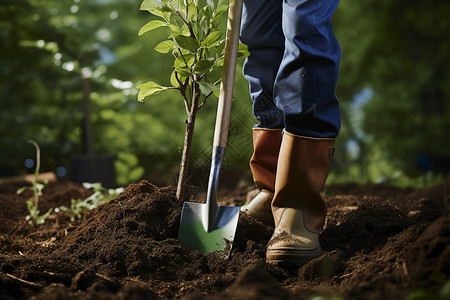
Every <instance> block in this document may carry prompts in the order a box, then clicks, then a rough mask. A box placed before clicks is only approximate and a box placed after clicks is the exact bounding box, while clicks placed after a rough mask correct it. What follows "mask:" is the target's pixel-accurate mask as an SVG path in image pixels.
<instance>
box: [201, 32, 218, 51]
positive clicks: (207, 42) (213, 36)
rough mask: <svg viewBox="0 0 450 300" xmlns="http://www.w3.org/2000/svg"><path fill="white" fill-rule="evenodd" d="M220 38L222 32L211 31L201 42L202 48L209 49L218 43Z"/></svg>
mask: <svg viewBox="0 0 450 300" xmlns="http://www.w3.org/2000/svg"><path fill="white" fill-rule="evenodd" d="M221 36H222V32H220V31H213V32H211V33H210V34H208V36H207V37H206V38H205V39H204V40H203V42H202V47H207V48H211V47H214V46H216V45H217V44H219V43H220V37H221Z"/></svg>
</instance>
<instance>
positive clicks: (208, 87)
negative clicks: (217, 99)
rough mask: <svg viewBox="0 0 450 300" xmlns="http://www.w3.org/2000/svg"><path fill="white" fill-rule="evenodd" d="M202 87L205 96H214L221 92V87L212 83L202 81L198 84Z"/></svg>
mask: <svg viewBox="0 0 450 300" xmlns="http://www.w3.org/2000/svg"><path fill="white" fill-rule="evenodd" d="M198 85H199V86H200V90H201V91H202V93H203V95H209V93H211V92H213V93H214V94H216V93H218V92H219V87H218V86H216V85H215V84H213V83H211V82H206V81H201V82H199V83H198Z"/></svg>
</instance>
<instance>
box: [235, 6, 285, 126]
mask: <svg viewBox="0 0 450 300" xmlns="http://www.w3.org/2000/svg"><path fill="white" fill-rule="evenodd" d="M281 8H282V1H280V0H244V7H243V12H242V24H241V36H240V37H241V41H242V42H243V43H244V44H246V45H247V46H248V48H249V51H250V56H249V57H248V58H247V59H246V61H245V63H244V68H243V73H244V77H245V78H246V79H247V80H248V82H249V84H250V96H251V98H252V101H253V114H254V115H255V117H256V119H257V120H258V122H259V124H257V125H256V127H261V128H284V117H283V113H282V111H280V110H279V109H278V108H277V107H276V105H275V103H274V101H273V86H274V82H275V77H276V74H277V72H278V68H279V66H280V62H281V59H282V57H283V53H284V36H283V32H282V29H281V16H282V12H281Z"/></svg>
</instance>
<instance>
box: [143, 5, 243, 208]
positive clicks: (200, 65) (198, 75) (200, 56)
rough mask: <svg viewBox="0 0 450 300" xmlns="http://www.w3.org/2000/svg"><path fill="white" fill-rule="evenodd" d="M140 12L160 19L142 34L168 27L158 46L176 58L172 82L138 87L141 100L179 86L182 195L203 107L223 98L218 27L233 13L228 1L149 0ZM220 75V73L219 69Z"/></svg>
mask: <svg viewBox="0 0 450 300" xmlns="http://www.w3.org/2000/svg"><path fill="white" fill-rule="evenodd" d="M141 10H146V11H148V12H150V13H151V14H152V15H154V16H156V17H158V18H159V19H158V20H152V21H150V22H148V23H147V24H145V25H144V26H143V27H142V28H141V29H140V31H139V35H142V34H144V33H147V32H149V31H152V30H154V29H156V28H160V27H167V28H169V29H170V35H169V36H168V38H167V39H166V40H164V41H161V42H160V43H159V44H158V45H157V46H156V47H155V50H156V51H157V52H159V53H164V54H171V55H172V56H173V57H174V63H173V66H172V68H173V72H172V74H171V76H170V83H171V86H162V85H160V84H158V83H155V82H152V81H150V82H147V83H144V84H141V85H139V86H138V89H139V94H138V101H143V100H144V98H146V97H148V96H151V95H156V94H158V93H160V92H162V91H167V90H178V91H179V92H180V95H181V98H182V99H183V102H184V106H185V109H186V114H187V119H186V120H185V122H186V131H185V136H184V146H183V152H182V158H181V163H180V172H179V176H178V186H177V198H178V199H180V198H181V197H182V196H183V195H184V191H185V187H186V181H187V178H188V167H189V158H190V153H191V144H192V138H193V134H194V126H195V120H196V116H197V113H198V111H199V110H200V109H201V108H202V107H203V106H204V105H205V103H206V101H207V99H208V98H209V97H210V96H211V95H215V96H216V97H218V94H219V88H220V81H221V78H220V76H219V78H214V77H213V74H215V73H212V71H214V70H217V69H219V68H221V67H222V65H223V59H224V52H225V37H224V34H223V33H222V31H220V30H219V24H220V22H221V20H222V17H223V15H224V14H225V13H226V12H227V11H228V3H226V1H225V0H206V1H202V0H144V1H143V2H142V5H141ZM238 51H239V53H238V56H248V54H249V53H248V50H247V47H246V46H245V45H243V44H240V45H239V50H238ZM218 74H220V72H218Z"/></svg>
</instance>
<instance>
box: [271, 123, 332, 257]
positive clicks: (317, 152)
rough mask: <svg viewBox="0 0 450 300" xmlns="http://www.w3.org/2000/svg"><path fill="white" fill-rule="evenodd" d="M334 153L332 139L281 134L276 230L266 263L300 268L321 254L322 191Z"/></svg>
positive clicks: (274, 213)
mask: <svg viewBox="0 0 450 300" xmlns="http://www.w3.org/2000/svg"><path fill="white" fill-rule="evenodd" d="M333 154H334V139H319V138H307V137H302V136H297V135H294V134H291V133H289V132H286V131H285V132H284V136H283V142H282V144H281V149H280V155H279V158H278V166H277V173H276V182H275V195H274V199H273V202H272V213H273V217H274V220H275V230H274V233H273V235H272V238H271V239H270V241H269V244H268V247H267V253H266V260H267V262H269V263H287V264H298V265H301V264H304V263H306V262H308V261H310V260H312V259H314V258H316V257H318V256H320V255H321V254H322V253H323V251H322V248H321V246H320V243H319V234H320V231H321V230H322V226H323V224H324V222H325V216H326V207H325V201H324V199H323V197H322V195H321V189H322V188H323V186H324V184H325V181H326V178H327V176H328V172H329V169H330V162H331V157H332V156H333Z"/></svg>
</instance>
